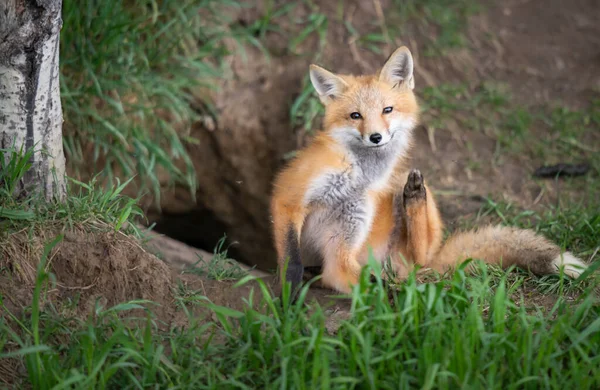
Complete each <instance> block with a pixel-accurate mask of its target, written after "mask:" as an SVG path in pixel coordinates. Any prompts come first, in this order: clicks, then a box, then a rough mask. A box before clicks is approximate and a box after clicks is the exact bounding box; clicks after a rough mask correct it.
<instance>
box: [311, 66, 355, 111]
mask: <svg viewBox="0 0 600 390" xmlns="http://www.w3.org/2000/svg"><path fill="white" fill-rule="evenodd" d="M309 74H310V82H311V83H312V85H313V87H315V90H316V91H317V93H318V94H319V98H320V99H321V102H323V104H327V103H329V102H330V101H331V100H333V99H335V98H336V97H337V96H339V95H340V94H342V93H343V92H344V90H345V89H346V88H347V87H348V84H346V82H345V81H344V80H342V79H341V78H340V77H338V76H336V75H334V74H333V73H331V72H330V71H328V70H325V69H323V68H321V67H320V66H317V65H311V66H310V72H309Z"/></svg>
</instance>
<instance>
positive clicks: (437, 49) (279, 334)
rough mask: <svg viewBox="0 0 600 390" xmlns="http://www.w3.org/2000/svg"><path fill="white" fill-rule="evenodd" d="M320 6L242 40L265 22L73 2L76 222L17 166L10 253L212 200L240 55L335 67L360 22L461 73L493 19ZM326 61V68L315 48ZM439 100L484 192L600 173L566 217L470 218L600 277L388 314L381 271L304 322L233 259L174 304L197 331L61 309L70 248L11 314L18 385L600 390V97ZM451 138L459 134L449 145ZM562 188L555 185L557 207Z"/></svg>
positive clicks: (12, 167)
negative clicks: (186, 202)
mask: <svg viewBox="0 0 600 390" xmlns="http://www.w3.org/2000/svg"><path fill="white" fill-rule="evenodd" d="M317 3H318V2H313V1H294V2H287V3H285V4H280V2H276V1H266V2H264V4H262V5H263V6H262V7H261V8H260V13H259V17H257V18H255V19H254V20H253V21H252V22H251V23H246V22H244V23H242V22H240V20H238V19H236V18H235V17H233V16H232V15H235V12H233V11H232V10H238V11H239V10H240V9H241V10H243V12H248V13H249V12H251V11H252V8H253V7H252V4H251V3H249V2H248V3H244V2H236V1H213V0H184V1H172V0H161V1H158V0H156V1H152V0H147V1H146V0H144V1H142V0H132V1H118V0H108V1H107V0H105V1H99V0H93V1H92V0H90V1H87V2H77V1H75V0H65V1H64V5H63V7H64V9H63V19H64V28H63V30H62V35H61V75H62V78H61V80H62V99H63V107H64V115H65V125H64V135H65V141H64V142H65V149H66V153H67V158H68V161H69V166H70V175H71V176H72V177H76V178H77V180H76V179H71V180H70V188H69V196H68V198H67V200H66V202H64V203H61V204H58V203H56V204H55V203H51V204H48V203H45V202H42V201H41V200H40V199H37V198H36V197H35V196H33V197H32V196H29V197H24V196H22V195H21V194H17V195H19V196H15V192H14V189H15V184H16V183H17V181H18V179H19V178H20V177H21V176H22V175H23V174H24V173H25V172H26V171H27V169H28V166H29V165H28V164H29V163H28V155H23V154H21V153H19V151H16V150H0V230H1V234H0V243H6V242H8V241H9V240H10V237H11V235H13V234H16V233H23V232H26V233H27V234H28V235H29V236H34V235H35V234H37V232H38V231H39V229H49V228H52V229H56V231H62V232H64V231H68V230H69V229H72V228H73V227H76V226H79V227H82V226H83V227H85V229H86V230H88V231H90V232H106V231H109V232H123V233H126V234H128V235H131V236H132V237H134V238H135V239H136V240H144V232H143V231H141V230H140V229H139V228H138V227H136V226H137V225H136V223H137V222H139V221H140V220H141V219H142V220H143V213H142V211H141V210H140V208H139V207H138V203H139V198H135V199H132V198H130V197H128V196H125V195H123V192H124V190H125V189H126V188H127V186H132V185H133V186H135V191H134V193H136V194H139V195H141V194H144V193H148V192H150V193H151V194H152V195H153V197H154V198H155V199H156V200H160V194H161V187H162V186H163V185H164V182H165V181H167V182H168V183H169V184H170V185H175V184H178V185H183V186H185V187H186V188H187V189H188V190H190V192H191V193H192V194H194V193H195V191H196V187H197V177H196V169H195V167H194V165H193V161H192V158H191V156H190V153H189V150H190V149H189V148H190V146H191V145H196V144H197V143H198V142H199V140H198V139H196V138H194V137H193V136H192V131H191V129H192V126H193V125H194V123H198V122H201V123H204V124H207V123H212V122H214V121H216V120H217V119H218V118H217V116H218V115H219V113H218V111H217V110H216V109H215V107H214V96H215V94H216V93H218V90H219V88H220V86H221V82H222V81H223V80H224V79H228V78H232V77H233V76H232V70H231V69H230V66H229V62H228V61H227V59H228V58H229V56H230V55H232V54H233V52H234V51H235V52H236V54H239V53H242V54H241V56H242V57H245V54H244V53H245V50H257V49H258V51H259V52H260V53H261V55H263V56H264V57H265V58H267V60H268V59H269V58H271V56H273V55H276V54H277V53H273V50H272V48H271V47H270V46H269V45H268V42H267V41H268V38H269V36H271V35H276V36H278V37H280V39H282V40H283V41H284V42H285V47H284V48H283V49H281V50H283V51H285V52H286V53H293V54H294V55H297V56H306V57H310V60H311V61H316V62H319V61H320V60H321V59H322V58H323V57H324V55H325V54H326V53H325V51H326V50H327V47H328V46H327V37H328V34H330V29H331V25H332V24H334V23H338V24H339V23H341V24H343V26H344V29H345V30H346V32H347V33H348V34H349V35H350V37H351V40H350V43H349V44H348V46H349V47H352V46H355V47H357V48H359V49H360V50H363V52H367V53H371V54H373V55H377V56H379V57H381V56H383V55H384V54H385V53H386V52H387V51H388V49H389V48H390V47H392V46H394V45H395V44H396V40H395V37H397V36H406V35H412V36H419V37H421V38H422V40H421V41H420V43H421V46H420V51H419V52H420V55H421V57H422V58H434V59H436V61H439V62H440V63H446V62H449V61H451V59H450V57H448V56H449V53H456V51H460V50H469V45H470V43H469V42H470V41H469V39H470V38H469V37H468V31H467V29H468V24H469V20H470V19H469V18H470V17H472V16H474V15H477V14H478V13H481V12H484V11H485V9H486V7H488V6H490V5H489V4H483V3H481V2H479V1H475V0H460V1H449V0H423V1H416V0H412V1H399V0H394V1H390V2H389V4H388V6H389V7H390V8H389V9H393V10H394V11H393V12H391V11H389V10H388V9H382V8H381V4H380V2H378V1H375V2H373V3H374V6H375V10H376V15H377V18H375V19H374V20H373V21H371V22H369V23H366V24H365V23H362V22H361V21H351V20H348V19H343V18H341V17H340V18H334V17H332V16H331V15H332V13H331V12H325V10H323V9H321V8H320V7H319V5H318V4H317ZM332 3H334V2H332ZM335 3H336V5H335V7H336V12H335V13H334V14H335V15H341V14H343V13H344V7H345V6H346V3H345V2H343V1H339V2H335ZM378 4H379V7H380V8H379V9H378V8H377V6H378ZM386 4H387V3H386ZM301 7H307V8H304V9H308V10H310V12H308V13H302V12H300V11H299V9H300V8H301ZM363 22H364V21H363ZM310 42H316V44H315V46H314V47H316V50H308V51H307V50H306V49H305V45H307V44H308V43H310ZM344 44H346V43H344ZM357 58H358V59H360V57H357ZM424 61H426V59H425V60H424ZM422 78H425V77H422ZM419 97H420V100H421V101H422V105H423V111H424V112H423V120H424V123H425V124H426V126H427V129H426V130H427V139H428V140H429V141H430V142H431V144H432V145H434V146H435V144H436V143H435V139H436V137H442V136H443V134H446V133H452V136H455V135H456V132H457V131H456V130H455V129H459V131H458V133H459V135H458V136H457V137H456V138H457V139H459V140H461V142H463V145H462V147H463V149H462V150H461V156H464V157H463V158H464V160H466V168H465V169H467V170H468V171H469V172H477V171H478V170H484V169H486V167H487V166H490V165H491V166H495V167H496V166H504V164H506V161H507V160H510V159H515V160H514V161H517V163H522V164H523V165H527V166H531V164H534V163H551V162H559V161H558V160H557V159H559V160H560V158H564V156H567V157H572V158H573V159H579V160H586V161H588V162H589V164H590V166H591V171H590V172H591V173H590V174H588V175H587V176H584V177H583V178H571V179H560V180H564V181H563V182H562V183H565V184H564V185H563V186H562V187H560V188H562V189H563V190H562V191H563V192H561V193H559V194H558V195H557V196H556V198H552V199H553V200H554V199H556V202H540V203H539V204H538V202H535V203H533V204H528V205H523V204H519V203H518V202H511V201H510V200H507V199H506V198H505V197H503V196H502V194H501V193H498V192H493V191H492V190H491V191H490V193H489V194H488V196H486V197H485V198H484V202H483V207H481V208H480V209H479V210H478V212H476V213H474V214H468V215H467V216H466V217H464V218H459V219H458V221H459V223H458V225H459V226H460V227H462V228H470V227H473V226H476V225H480V224H482V223H486V222H494V223H502V224H507V225H514V226H521V227H527V228H532V229H535V230H537V231H538V232H540V233H542V234H544V235H546V236H547V237H548V238H550V239H552V240H553V241H555V242H557V243H558V244H559V245H560V246H561V247H563V248H568V249H569V250H571V251H573V252H574V253H576V254H577V255H579V256H581V257H582V258H584V259H586V260H587V261H590V262H591V263H592V264H593V265H592V267H591V269H590V271H589V272H586V273H585V274H584V275H582V277H581V278H579V279H578V280H569V279H567V278H565V277H563V276H562V275H559V276H546V277H542V278H538V277H534V276H532V275H530V274H528V273H526V272H524V271H518V270H512V271H511V272H504V271H501V270H498V269H495V268H494V267H485V266H480V267H479V268H478V269H479V272H476V274H475V275H474V276H466V275H465V272H464V270H463V269H460V270H458V271H457V272H456V273H454V274H449V275H428V276H426V277H425V276H423V275H421V274H419V273H413V274H411V276H410V277H409V279H408V280H407V281H406V282H405V283H402V284H400V285H397V286H395V290H393V292H392V293H391V294H390V296H388V291H386V290H385V289H384V288H383V286H382V283H381V280H377V282H376V283H368V276H367V275H368V273H369V272H370V271H371V270H375V271H379V270H378V269H377V266H376V265H374V264H371V265H370V266H369V268H367V269H365V270H364V273H363V278H362V280H361V283H360V285H358V286H356V287H355V289H354V290H353V292H352V294H351V296H350V297H344V298H338V299H335V300H333V301H332V302H330V303H326V302H325V301H323V300H313V299H312V298H313V296H312V295H311V292H310V291H309V289H308V286H307V287H305V289H304V290H303V291H302V293H301V298H300V302H298V303H297V304H293V305H292V304H291V303H290V301H289V291H287V290H285V291H284V293H283V295H282V297H280V298H279V297H276V296H277V295H276V294H274V293H273V292H272V291H270V286H268V285H267V283H266V282H264V281H262V280H254V278H253V277H251V276H249V275H248V274H247V273H246V272H245V271H243V270H242V269H241V268H239V267H236V265H235V262H233V261H232V260H231V259H229V257H228V256H227V251H226V247H225V241H224V240H223V241H220V242H219V244H218V245H217V247H216V248H215V256H214V257H213V258H212V259H211V260H207V261H203V260H202V259H199V262H198V263H197V264H196V265H195V267H193V268H191V269H188V270H187V271H186V274H187V275H188V276H190V277H194V278H197V279H198V280H200V282H201V283H200V285H198V284H193V283H188V281H187V279H185V278H183V277H182V278H181V279H177V280H176V281H175V282H174V283H173V286H172V294H173V297H172V300H171V301H170V306H171V307H170V309H172V310H173V312H175V313H177V316H180V317H182V318H183V321H179V322H177V321H174V320H173V321H172V318H165V317H164V316H161V315H159V314H157V312H156V310H157V306H156V305H155V304H153V303H152V302H149V301H145V300H139V299H136V300H133V301H130V302H123V303H121V304H118V305H116V306H111V307H105V306H103V305H102V304H100V303H97V304H96V306H95V307H94V309H93V311H92V312H91V313H89V315H88V316H84V317H82V316H80V315H77V314H73V313H74V312H73V310H71V309H72V307H71V306H76V305H77V302H57V301H53V300H51V299H47V297H48V294H49V291H52V290H55V289H56V288H57V280H56V278H55V277H54V276H53V275H52V274H51V273H50V271H49V270H50V265H49V263H51V261H52V257H51V254H52V253H53V252H52V250H53V249H54V248H55V247H56V245H58V244H59V243H60V242H61V240H63V239H64V237H63V236H62V235H59V236H58V237H56V239H54V240H51V241H50V242H48V244H47V246H46V247H45V250H44V254H43V256H42V258H41V259H40V261H39V264H38V266H37V269H36V270H35V272H36V275H37V278H36V282H35V285H34V286H31V287H32V290H33V294H32V299H31V301H30V302H28V304H27V305H25V306H23V307H19V308H18V310H16V309H15V308H14V307H12V306H11V305H10V304H9V303H10V302H9V301H10V300H11V296H9V295H6V294H5V295H1V296H0V308H1V312H2V315H1V316H0V351H1V352H0V377H3V378H7V379H3V380H5V381H6V383H8V382H10V384H11V385H15V386H17V387H33V388H39V389H50V388H52V389H60V388H81V389H89V388H148V387H156V388H219V389H220V388H267V387H268V388H271V387H273V388H274V387H278V388H282V389H283V388H310V389H313V388H323V389H328V388H360V389H362V388H373V389H374V388H377V389H386V388H424V389H431V388H444V389H445V388H485V389H496V388H498V389H506V388H511V389H512V388H515V389H516V388H519V389H522V388H526V389H530V388H531V389H538V388H556V389H567V388H581V389H586V388H598V387H599V386H600V374H599V371H598V370H597V366H598V363H599V361H600V319H599V316H598V314H599V311H598V310H599V306H598V300H597V297H598V286H599V280H598V277H597V275H595V274H594V273H593V271H594V270H595V269H596V268H597V267H598V264H600V262H598V261H597V259H598V252H599V250H600V246H599V244H600V204H599V203H598V195H600V180H598V174H599V173H600V158H598V151H599V150H600V149H599V148H600V142H599V138H598V137H599V136H598V134H599V133H600V100H599V99H598V95H597V94H596V93H593V94H592V98H590V99H589V100H588V101H586V102H585V103H584V104H579V105H576V107H571V106H569V105H567V104H564V105H559V104H538V105H524V104H520V103H519V101H518V99H515V96H514V92H513V91H511V90H510V88H508V87H507V86H505V85H502V84H501V83H498V82H495V81H494V80H486V81H485V82H482V83H472V82H469V81H468V80H467V81H465V82H461V81H460V80H456V79H453V80H451V81H448V82H446V81H444V82H440V83H433V85H429V86H424V87H422V88H419ZM289 103H290V104H289V122H290V128H293V129H295V130H296V131H300V132H301V133H302V134H307V136H310V134H311V133H312V132H313V131H314V130H315V129H316V128H318V125H319V123H320V119H321V116H322V113H323V110H322V107H321V106H320V104H319V103H318V100H317V99H316V96H315V95H314V93H313V92H312V89H311V87H310V84H309V82H308V79H307V78H306V77H304V79H303V82H302V83H301V85H300V87H299V90H298V91H297V94H296V95H295V98H294V100H293V101H292V102H289ZM450 122H451V123H455V126H454V127H453V128H452V127H448V128H447V129H445V126H447V123H450ZM464 134H466V136H464V137H463V135H464ZM482 134H483V135H485V136H486V137H488V138H489V139H492V140H493V144H494V148H493V153H491V154H490V155H487V154H486V155H485V156H483V157H482V156H477V155H476V153H474V152H473V151H474V150H476V149H478V148H479V145H477V144H476V143H475V140H477V139H478V138H477V137H478V136H479V135H482ZM463 138H464V139H466V140H463ZM442 139H443V138H442ZM442 142H443V141H442ZM440 143H441V142H440ZM439 147H442V145H440V146H439ZM292 155H293V151H292V152H291V153H290V154H288V155H286V156H285V157H286V158H289V157H291V156H292ZM447 158H448V159H450V157H447ZM90 163H93V168H92V169H88V168H89V164H90ZM82 168H85V169H82ZM89 172H92V173H93V174H92V175H91V176H90V175H89ZM86 175H87V176H86ZM88 176H89V177H88ZM134 176H135V178H134ZM119 178H120V179H119ZM124 178H125V179H126V180H124ZM165 178H166V179H165ZM558 183H559V179H555V180H553V181H550V182H549V184H548V183H542V182H539V183H537V184H539V186H540V188H541V192H540V195H539V196H538V198H540V197H541V196H542V195H543V194H546V193H548V194H550V193H552V186H553V185H555V186H557V187H558ZM486 188H487V187H486ZM490 188H492V189H493V188H494V187H493V186H492V187H490ZM445 195H447V193H446V192H444V190H441V191H440V192H439V196H441V197H443V196H445ZM460 196H463V195H460ZM461 199H462V198H461ZM90 234H92V233H90ZM0 264H1V265H2V267H0V283H3V282H6V281H9V280H11V278H14V277H15V275H16V274H17V271H15V269H14V268H12V267H13V266H12V265H11V266H10V267H9V266H8V265H6V264H9V262H7V259H4V258H3V259H0ZM203 281H204V282H207V283H208V281H211V282H215V283H217V284H216V286H218V289H221V290H228V289H237V290H235V291H239V293H236V298H237V301H236V302H235V304H234V302H230V303H231V304H230V305H229V304H228V305H218V304H215V303H213V302H212V301H213V299H211V297H210V296H209V295H210V294H208V293H207V290H206V288H205V286H204V284H203ZM6 283H7V282H6ZM209 292H210V290H209ZM304 303H306V304H304ZM344 305H346V306H347V309H348V310H345V311H344V310H341V309H340V307H346V306H344ZM340 313H344V314H343V315H342V314H340ZM174 316H175V315H174Z"/></svg>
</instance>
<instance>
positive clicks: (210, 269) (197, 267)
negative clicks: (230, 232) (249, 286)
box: [184, 236, 248, 281]
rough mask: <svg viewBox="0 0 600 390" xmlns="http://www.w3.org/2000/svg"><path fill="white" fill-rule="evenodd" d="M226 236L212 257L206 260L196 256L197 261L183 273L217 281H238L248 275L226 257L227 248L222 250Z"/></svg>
mask: <svg viewBox="0 0 600 390" xmlns="http://www.w3.org/2000/svg"><path fill="white" fill-rule="evenodd" d="M226 239H227V236H224V237H223V238H222V239H220V240H219V242H217V245H215V249H214V251H213V255H212V256H211V258H210V259H208V260H206V259H204V258H202V256H200V255H198V257H199V259H198V261H197V262H196V263H195V264H194V265H193V266H191V267H190V268H188V269H186V270H184V273H189V274H194V275H198V276H202V277H205V278H208V279H212V280H217V281H226V280H229V281H231V280H240V279H242V278H243V277H244V276H246V275H248V272H247V271H246V270H244V269H243V268H242V267H240V265H239V263H238V262H237V261H235V260H233V259H230V258H229V257H227V248H224V245H225V240H226Z"/></svg>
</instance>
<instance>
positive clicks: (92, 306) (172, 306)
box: [0, 228, 334, 329]
mask: <svg viewBox="0 0 600 390" xmlns="http://www.w3.org/2000/svg"><path fill="white" fill-rule="evenodd" d="M59 236H61V237H62V239H60V240H59V241H58V242H57V244H56V245H55V246H54V247H53V248H52V249H51V250H50V252H49V253H48V255H47V257H46V261H45V266H44V271H45V273H47V274H49V275H51V277H50V278H49V279H47V280H45V281H44V282H43V285H42V289H41V292H42V293H41V300H40V307H41V308H42V310H50V307H51V306H52V307H53V309H52V310H50V311H56V312H59V313H62V314H63V315H65V316H67V317H69V316H75V317H79V318H84V317H87V316H88V315H90V314H92V313H95V312H97V310H101V311H102V310H106V309H109V308H111V307H113V306H115V305H119V304H121V303H125V302H130V301H150V302H147V303H144V302H139V304H140V305H142V306H147V307H148V308H150V309H151V311H152V313H153V315H155V316H156V319H157V320H159V325H162V326H161V327H163V328H165V329H168V328H169V327H171V326H185V325H186V323H187V320H188V318H187V317H186V315H185V313H184V312H183V311H182V310H181V304H185V303H184V302H183V301H180V302H177V300H178V299H179V298H182V297H183V296H184V295H185V293H182V291H194V292H201V293H202V295H203V296H206V297H207V298H208V299H209V300H210V301H211V302H212V303H214V304H216V305H223V306H228V307H232V308H236V309H238V310H242V309H243V307H244V305H245V303H244V301H243V300H242V298H244V297H248V296H249V294H250V291H251V290H252V289H253V288H256V287H257V286H256V283H255V282H253V281H251V282H249V283H247V284H245V285H242V286H240V287H237V288H232V287H233V285H234V284H235V283H236V282H237V281H231V280H225V281H218V280H214V279H211V278H210V277H207V276H206V275H199V274H197V273H194V272H193V270H194V269H195V266H196V265H197V264H198V260H199V259H200V258H201V259H202V261H209V260H210V258H211V256H212V255H211V254H209V253H207V252H203V251H199V250H197V249H195V248H192V247H189V246H187V245H185V244H183V243H181V242H179V241H176V240H173V239H170V238H168V237H164V236H161V235H159V234H156V233H152V232H149V233H148V236H147V237H146V241H145V242H141V241H139V240H138V239H135V238H132V237H131V236H127V235H125V234H123V233H120V232H114V231H90V230H89V229H83V228H72V229H66V230H65V229H60V230H59V229H50V230H42V229H36V231H35V232H33V234H32V232H30V231H23V232H19V233H14V234H11V235H9V236H8V237H6V238H3V239H2V241H0V242H1V244H2V247H1V249H0V296H1V297H3V304H4V306H5V309H6V310H8V311H10V313H12V315H14V316H16V317H17V318H20V317H21V316H22V315H26V313H25V312H24V310H30V305H31V304H32V297H33V294H34V290H35V286H36V280H37V278H38V266H39V264H40V259H42V258H43V254H44V251H45V249H46V248H48V247H49V244H50V243H51V242H53V241H54V240H56V239H57V237H59ZM200 256H201V257H200ZM234 265H235V264H234ZM241 267H242V269H243V270H244V271H245V272H246V273H247V274H250V275H253V276H255V277H257V278H260V279H262V280H263V281H264V282H265V283H266V284H267V286H268V288H269V290H270V292H271V294H273V296H276V295H278V294H279V293H280V291H281V290H280V286H279V283H278V280H277V278H276V276H274V275H271V274H267V273H264V272H261V271H258V270H252V269H249V268H248V267H244V266H243V265H241ZM333 294H334V292H332V291H330V290H326V289H315V291H311V293H310V295H309V297H310V299H317V300H318V301H319V303H321V304H324V305H327V304H328V302H329V301H330V299H329V298H328V296H330V295H333ZM195 309H196V310H192V312H193V313H194V315H195V316H198V317H201V316H203V315H206V314H207V313H208V311H205V310H201V309H202V307H201V306H199V307H196V308H195ZM1 313H2V314H1V315H0V317H3V318H5V319H7V318H8V317H7V316H6V314H7V313H5V312H4V311H2V312H1ZM124 314H125V313H124ZM126 314H127V315H128V316H129V315H134V316H137V315H141V317H144V312H143V311H140V310H134V311H133V312H132V311H128V312H127V313H126ZM211 319H212V318H211Z"/></svg>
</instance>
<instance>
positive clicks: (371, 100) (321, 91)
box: [310, 46, 418, 150]
mask: <svg viewBox="0 0 600 390" xmlns="http://www.w3.org/2000/svg"><path fill="white" fill-rule="evenodd" d="M310 80H311V82H312V85H313V86H314V88H315V89H316V91H317V93H318V95H319V98H320V99H321V102H322V103H323V104H324V105H325V119H324V128H325V131H326V132H328V133H329V134H330V135H331V136H332V137H333V138H334V139H335V140H336V141H337V142H339V143H341V144H342V145H344V146H346V147H349V148H352V149H356V148H360V149H364V148H373V150H376V149H375V148H384V149H388V148H389V147H394V148H395V149H397V148H400V149H405V148H406V147H407V146H408V145H409V143H410V139H411V133H412V129H413V128H414V126H415V125H416V123H417V119H418V106H417V102H416V98H415V95H414V93H413V88H414V86H415V82H414V77H413V58H412V55H411V54H410V51H409V50H408V48H406V47H404V46H403V47H401V48H399V49H397V50H396V51H395V52H394V53H393V54H392V55H391V56H390V57H389V59H388V60H387V62H386V63H385V65H384V66H383V68H382V69H381V71H380V72H379V73H378V74H375V75H370V76H351V75H339V74H334V73H331V72H329V71H327V70H325V69H323V68H321V67H319V66H316V65H311V66H310Z"/></svg>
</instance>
